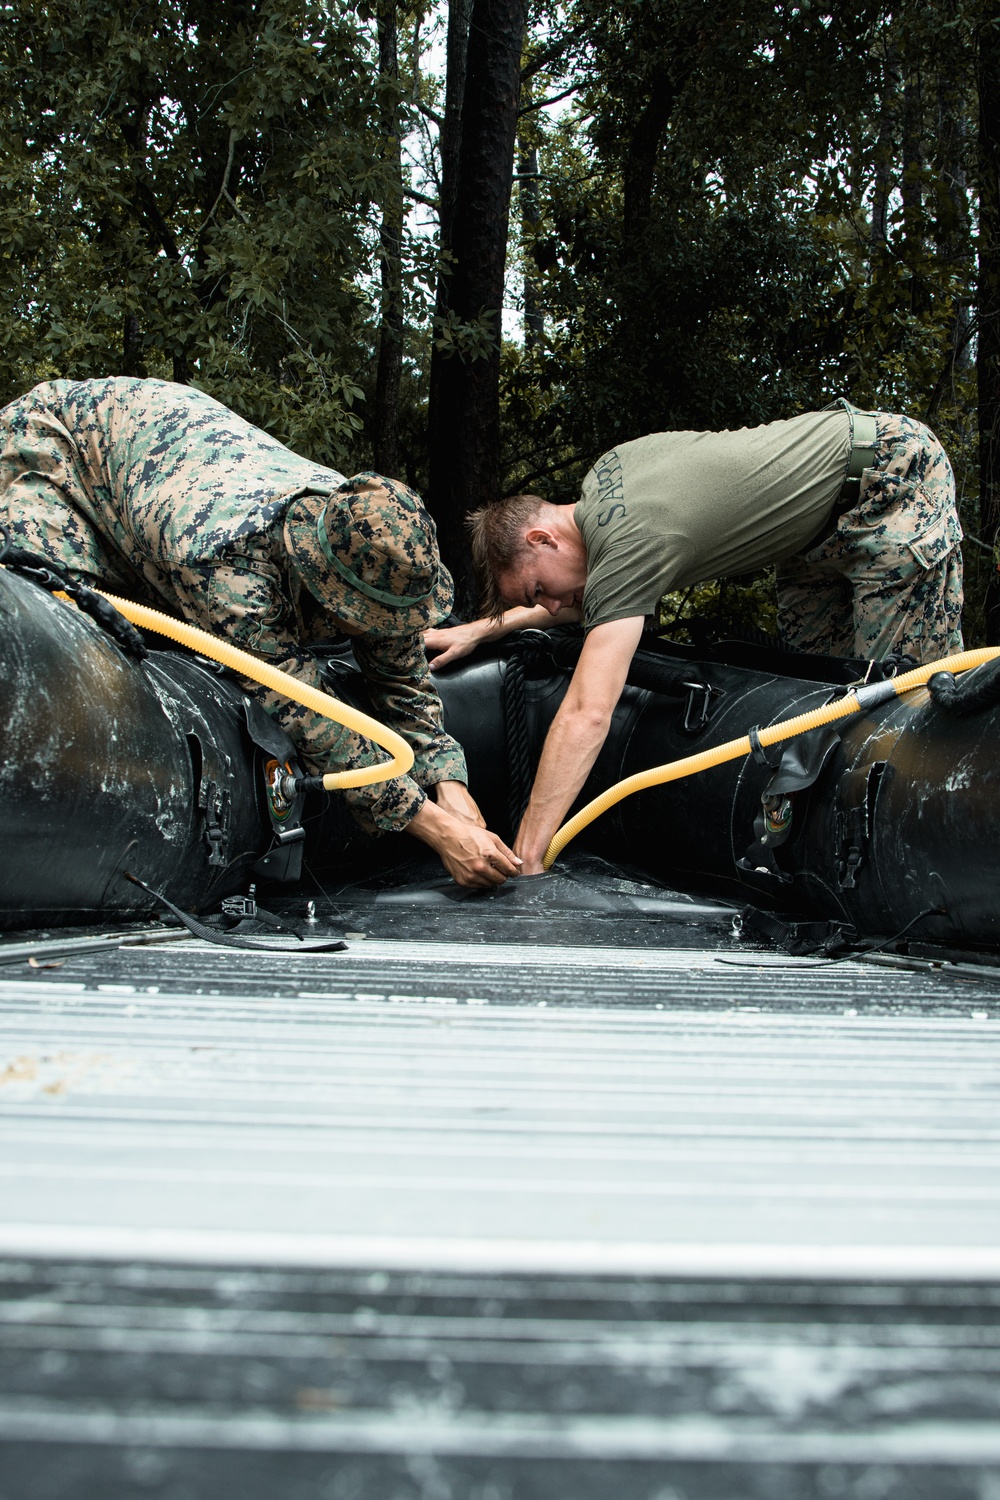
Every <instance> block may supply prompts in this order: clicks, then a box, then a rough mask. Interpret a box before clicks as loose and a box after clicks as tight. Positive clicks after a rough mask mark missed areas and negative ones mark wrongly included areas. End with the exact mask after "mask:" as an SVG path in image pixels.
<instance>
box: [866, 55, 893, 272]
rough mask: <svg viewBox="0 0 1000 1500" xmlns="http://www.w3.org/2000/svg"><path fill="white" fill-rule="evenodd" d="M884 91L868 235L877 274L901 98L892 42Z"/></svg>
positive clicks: (886, 240)
mask: <svg viewBox="0 0 1000 1500" xmlns="http://www.w3.org/2000/svg"><path fill="white" fill-rule="evenodd" d="M880 71H881V87H880V89H879V101H878V137H877V139H876V142H875V150H874V153H873V159H872V165H873V167H874V169H875V182H874V186H873V189H872V219H871V228H870V230H869V235H868V253H869V264H870V266H871V268H872V271H873V272H874V271H875V270H876V269H877V268H878V267H879V266H880V265H881V262H882V259H883V257H884V256H885V254H886V251H887V249H888V246H889V195H890V194H891V192H892V187H893V165H894V160H895V154H896V102H897V98H898V94H899V86H900V78H899V58H898V54H897V51H896V47H895V45H894V43H892V42H886V43H885V47H884V52H883V56H882V66H881V69H880Z"/></svg>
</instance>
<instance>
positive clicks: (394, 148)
mask: <svg viewBox="0 0 1000 1500" xmlns="http://www.w3.org/2000/svg"><path fill="white" fill-rule="evenodd" d="M376 20H377V24H378V53H379V73H380V75H381V78H382V86H383V89H384V90H385V93H384V95H383V102H382V111H381V113H382V130H383V136H384V142H385V145H384V148H383V163H384V167H385V187H384V190H383V199H382V223H381V226H380V229H379V258H380V261H381V273H382V306H381V317H380V323H379V336H378V365H377V368H376V375H375V432H374V438H373V444H372V446H373V459H374V464H375V468H376V469H378V470H379V471H380V473H382V474H388V475H389V476H390V477H391V476H392V475H395V474H397V473H398V471H399V387H400V380H401V377H402V373H403V265H402V249H403V244H402V242H403V160H402V151H401V147H400V121H399V95H398V91H397V85H398V82H399V54H398V50H397V42H396V0H379V3H378V7H377V11H376Z"/></svg>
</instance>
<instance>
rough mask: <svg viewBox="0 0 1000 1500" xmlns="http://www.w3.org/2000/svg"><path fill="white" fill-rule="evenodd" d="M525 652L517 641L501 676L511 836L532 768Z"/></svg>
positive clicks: (521, 810)
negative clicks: (525, 688) (526, 694)
mask: <svg viewBox="0 0 1000 1500" xmlns="http://www.w3.org/2000/svg"><path fill="white" fill-rule="evenodd" d="M526 656H527V653H526V651H525V650H524V648H523V646H522V645H521V643H520V642H519V643H518V644H517V646H515V648H514V650H513V651H512V652H511V654H510V656H508V658H507V665H506V666H505V668H504V674H503V713H504V723H505V725H506V728H507V814H508V817H509V818H510V831H511V837H513V836H514V834H516V833H517V830H518V828H519V827H520V824H521V819H522V818H523V817H524V810H525V808H526V807H527V805H528V799H529V797H530V796H531V783H532V781H533V779H534V765H533V760H532V754H531V743H530V741H529V738H528V708H527V703H526V701H525V695H524V669H525V659H526Z"/></svg>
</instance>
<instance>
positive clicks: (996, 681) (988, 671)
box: [927, 657, 1000, 719]
mask: <svg viewBox="0 0 1000 1500" xmlns="http://www.w3.org/2000/svg"><path fill="white" fill-rule="evenodd" d="M927 690H928V692H929V693H930V695H931V697H932V698H933V700H934V702H935V703H936V704H937V705H938V707H939V708H943V709H946V710H947V711H948V713H950V714H954V715H955V716H956V718H960V719H968V718H971V717H972V715H973V714H981V713H985V712H986V710H987V709H988V708H995V707H996V705H997V704H998V703H1000V657H995V658H994V659H993V660H992V661H987V662H984V663H983V665H982V666H981V667H976V668H975V669H974V670H973V671H971V672H963V673H962V674H961V676H960V677H957V678H956V677H953V676H952V674H951V673H950V672H935V673H934V676H933V677H931V678H930V680H929V681H928V683H927Z"/></svg>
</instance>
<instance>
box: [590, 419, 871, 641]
mask: <svg viewBox="0 0 1000 1500" xmlns="http://www.w3.org/2000/svg"><path fill="white" fill-rule="evenodd" d="M850 443H851V426H850V418H849V417H848V414H847V412H846V411H845V410H843V409H838V410H835V411H818V412H806V413H805V414H804V415H803V416H800V417H792V418H790V419H789V420H787V421H783V422H768V423H766V424H765V425H764V426H763V427H740V428H738V429H737V430H735V431H732V432H656V433H653V434H652V435H651V436H650V437H642V438H636V439H635V440H634V441H633V442H630V443H621V444H619V446H618V447H617V448H614V449H612V451H611V452H610V453H606V454H605V455H604V457H603V458H602V459H600V460H599V462H598V463H596V464H595V465H594V467H593V468H592V469H591V470H590V472H589V474H588V475H587V476H586V478H585V479H584V481H583V490H582V497H581V499H580V500H579V502H578V503H577V505H576V507H575V509H574V512H573V515H574V518H575V520H576V524H577V526H578V527H579V528H580V533H581V535H582V537H583V542H584V546H585V547H586V550H587V584H586V588H585V590H584V594H583V617H584V624H585V626H586V628H587V629H588V630H591V629H593V627H594V626H595V625H605V624H607V623H608V622H609V621H611V620H624V619H627V618H629V617H631V616H634V615H650V614H653V613H654V612H655V610H656V606H657V602H658V600H659V599H660V598H661V597H662V596H663V595H664V594H665V593H667V592H668V591H669V590H670V589H675V588H686V587H687V586H688V585H689V584H693V583H701V582H703V581H704V580H705V579H707V578H720V577H724V576H725V575H726V574H731V573H750V572H753V571H755V570H756V569H757V568H762V567H764V566H765V564H767V563H773V562H779V561H780V560H781V559H782V558H784V557H790V556H791V555H792V553H794V552H798V551H800V550H801V549H802V548H803V547H805V546H806V544H807V543H808V542H810V541H811V540H812V539H813V537H814V536H815V535H816V534H817V532H819V531H820V530H821V528H822V527H823V525H824V524H825V522H826V521H827V519H828V518H829V516H830V514H831V512H832V510H833V505H834V501H835V500H836V499H837V496H838V495H839V493H840V490H841V487H842V485H843V482H844V475H845V473H846V468H847V457H848V453H849V451H850Z"/></svg>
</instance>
